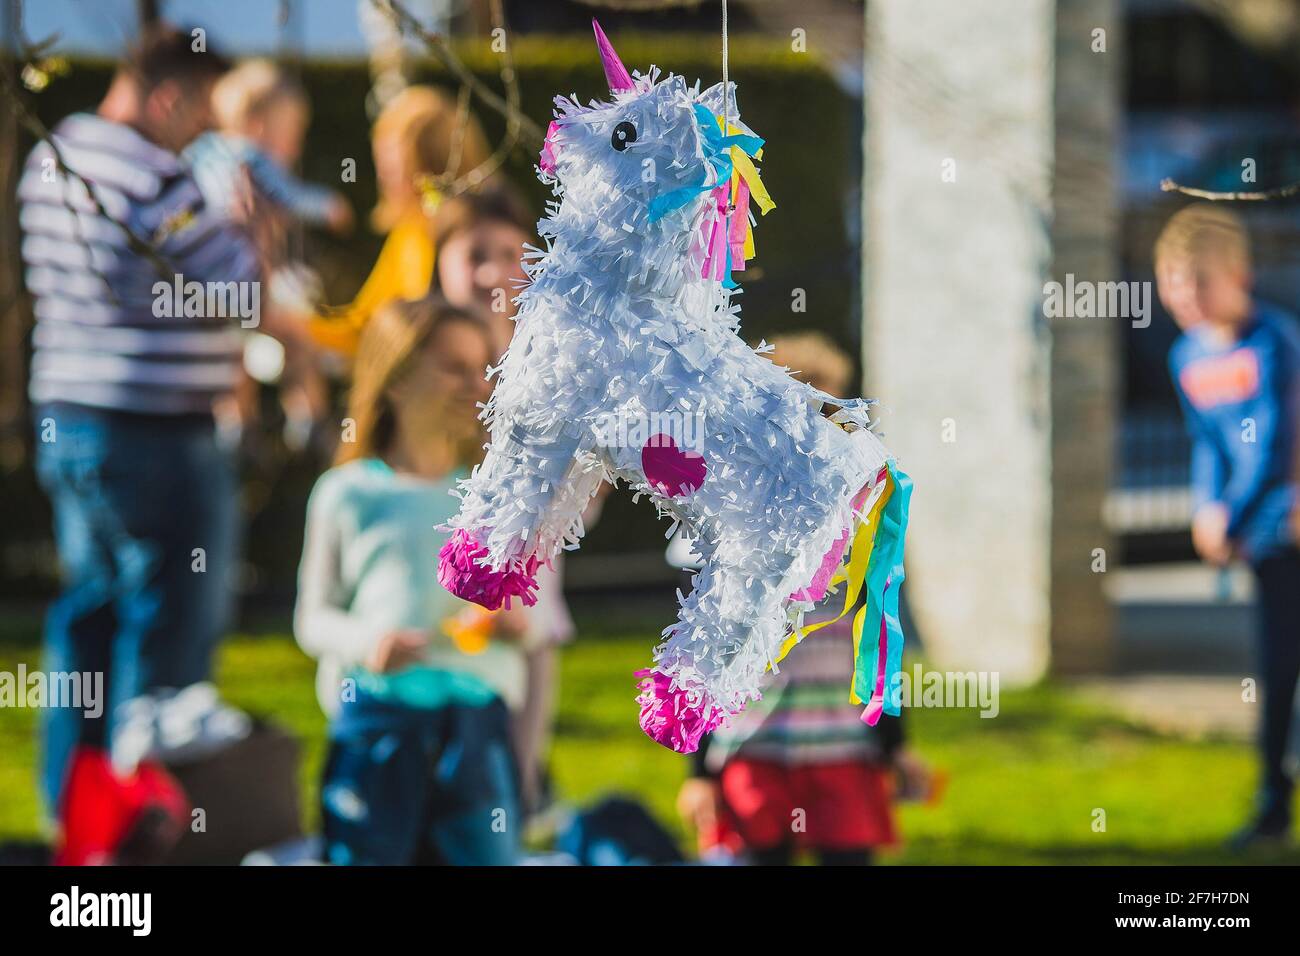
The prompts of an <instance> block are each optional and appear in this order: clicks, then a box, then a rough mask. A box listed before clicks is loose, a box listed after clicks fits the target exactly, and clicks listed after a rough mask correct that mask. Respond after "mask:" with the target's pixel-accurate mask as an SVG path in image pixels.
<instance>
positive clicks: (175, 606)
mask: <svg viewBox="0 0 1300 956" xmlns="http://www.w3.org/2000/svg"><path fill="white" fill-rule="evenodd" d="M34 417H35V422H36V431H37V444H36V473H37V477H38V478H39V480H40V483H41V486H42V488H44V490H45V493H46V494H47V495H48V496H49V499H50V503H51V505H52V506H53V510H54V533H55V540H56V543H57V545H58V550H59V560H60V563H61V564H62V568H63V578H64V581H63V590H62V592H61V593H60V594H59V597H58V598H57V599H56V600H55V602H54V603H53V605H51V607H50V609H49V612H48V614H47V615H46V620H45V648H44V650H45V654H44V663H43V666H44V668H45V669H46V670H47V671H73V672H84V671H92V672H94V671H98V672H102V673H103V674H104V688H105V694H106V697H107V702H106V706H105V707H104V711H103V715H102V716H100V717H98V718H93V719H92V718H88V717H86V716H85V715H84V714H83V712H82V711H80V710H73V709H71V708H49V709H47V710H46V711H45V713H44V725H43V732H44V733H43V736H44V741H43V743H44V746H43V768H42V787H43V790H44V793H45V798H46V800H47V801H48V807H49V809H50V811H51V812H57V809H58V806H59V795H60V793H61V791H62V787H63V782H64V777H65V774H66V772H67V769H68V766H69V762H70V760H71V757H72V753H73V751H74V750H75V749H76V747H77V746H78V745H86V746H93V747H107V746H109V744H110V742H111V733H112V726H113V711H114V710H115V709H116V707H117V706H118V705H119V704H121V703H122V702H123V701H126V700H129V699H130V698H132V697H136V696H139V695H140V694H143V693H147V692H149V691H152V690H155V689H157V688H163V687H184V686H186V685H188V684H192V683H194V682H195V681H202V680H207V679H208V677H209V676H210V673H211V661H212V653H213V650H214V649H215V646H216V643H217V640H218V639H219V637H220V636H221V634H222V632H223V631H224V630H225V628H226V627H227V625H228V621H229V611H230V609H231V596H232V593H233V592H232V589H231V587H230V585H231V580H230V578H231V570H232V568H233V566H234V558H235V551H236V547H237V527H238V511H237V507H238V505H237V497H236V496H237V485H236V481H235V473H234V468H233V462H232V461H231V460H230V458H229V456H228V455H227V453H226V452H224V451H222V450H221V449H220V448H219V447H218V445H217V443H216V439H215V433H214V428H213V423H212V420H211V419H210V418H206V417H202V416H165V415H138V414H132V413H127V412H113V411H106V410H100V409H92V408H86V407H82V406H77V405H67V404H57V405H49V406H45V407H42V408H38V409H37V410H36V412H35V416H34ZM50 438H52V439H53V440H49V439H50ZM199 548H201V549H203V552H202V555H201V556H200V555H198V554H197V553H196V549H199Z"/></svg>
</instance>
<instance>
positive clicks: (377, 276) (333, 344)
mask: <svg viewBox="0 0 1300 956" xmlns="http://www.w3.org/2000/svg"><path fill="white" fill-rule="evenodd" d="M433 259H434V246H433V238H432V237H431V236H430V235H429V221H428V219H427V217H425V216H424V214H423V213H416V214H414V215H411V216H407V217H406V218H405V219H401V220H399V221H398V223H397V225H395V226H394V227H393V229H392V231H391V232H389V234H388V238H387V239H385V240H384V247H383V248H382V249H381V250H380V251H379V258H378V259H377V260H375V267H374V268H373V269H371V270H370V275H369V277H367V279H366V281H365V284H364V285H363V286H362V287H361V291H360V292H358V293H357V296H356V298H355V299H353V300H352V302H351V303H350V304H348V305H346V306H342V307H340V308H337V309H330V310H329V314H328V315H317V316H313V317H312V318H311V319H310V320H309V324H308V330H309V332H310V334H311V337H312V339H313V341H315V342H316V343H317V344H318V345H321V346H324V347H325V348H328V349H333V350H334V351H336V352H341V353H343V354H344V355H347V356H352V355H355V354H356V351H357V341H358V339H359V338H360V337H361V330H362V329H363V328H365V325H366V323H367V322H369V321H370V316H371V315H373V314H374V312H375V310H376V309H378V308H379V307H380V306H383V305H386V304H387V303H389V302H391V301H393V300H394V299H422V298H424V296H426V295H427V294H428V292H429V285H430V284H431V283H432V281H433Z"/></svg>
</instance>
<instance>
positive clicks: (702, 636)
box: [439, 25, 909, 752]
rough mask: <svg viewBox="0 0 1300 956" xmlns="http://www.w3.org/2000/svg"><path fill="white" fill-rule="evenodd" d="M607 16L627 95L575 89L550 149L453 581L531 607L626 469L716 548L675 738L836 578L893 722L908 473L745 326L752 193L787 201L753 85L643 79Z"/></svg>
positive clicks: (621, 89)
mask: <svg viewBox="0 0 1300 956" xmlns="http://www.w3.org/2000/svg"><path fill="white" fill-rule="evenodd" d="M595 29H596V38H597V42H598V44H599V46H600V51H601V57H602V60H603V62H604V64H605V72H606V75H607V78H608V80H609V86H610V91H611V94H612V98H613V102H612V103H603V104H602V103H593V104H592V105H591V106H590V107H583V106H580V105H579V104H578V103H576V102H574V101H573V100H571V99H568V98H564V97H557V98H556V101H555V102H556V106H557V109H556V114H555V115H556V119H555V121H554V122H553V123H552V124H551V128H550V130H549V131H548V133H547V137H546V146H545V148H544V149H543V151H542V157H541V161H540V162H539V170H540V172H541V176H542V179H543V181H544V182H547V183H549V184H552V185H553V186H554V189H555V194H556V196H557V197H558V203H557V202H552V203H550V204H549V208H548V211H549V213H550V216H549V218H546V219H543V220H541V222H540V223H539V227H538V230H539V232H540V234H541V236H542V237H543V238H544V239H545V240H546V244H547V249H546V251H545V252H543V251H542V250H540V249H531V250H530V251H529V252H528V253H527V254H526V255H525V259H526V260H527V261H526V263H525V265H526V269H527V272H528V275H529V279H530V282H529V284H528V285H527V286H526V287H525V288H524V289H523V290H522V291H521V293H520V295H519V298H518V302H519V312H518V318H517V323H518V324H517V326H516V329H515V335H514V339H513V341H512V342H511V344H510V349H509V351H508V352H507V353H506V356H505V358H504V359H503V361H502V364H501V366H500V367H499V368H497V369H493V370H491V372H490V374H497V375H499V378H498V381H497V384H496V388H495V391H494V392H493V395H492V399H491V401H490V402H489V403H488V405H487V408H486V410H485V411H484V413H483V417H484V421H485V422H486V423H487V424H488V427H489V429H490V434H491V443H490V445H489V446H488V450H487V457H486V459H485V460H484V461H483V463H482V464H481V465H480V466H479V467H478V468H476V469H475V471H474V474H473V475H472V476H471V477H470V478H469V479H467V480H466V481H465V482H463V484H462V487H461V494H462V505H461V508H460V512H459V514H458V515H457V517H456V518H455V519H454V520H453V522H452V523H451V528H452V529H453V531H454V533H453V535H452V537H451V538H450V540H448V542H447V544H446V545H445V546H444V548H443V550H442V554H441V561H440V571H439V579H440V580H441V582H442V583H443V585H444V586H445V587H447V588H448V590H450V591H452V592H453V593H455V594H457V595H459V596H460V597H462V598H465V599H467V600H471V601H475V602H477V603H479V604H482V605H483V606H485V607H488V608H496V607H499V606H501V604H502V603H503V602H505V603H507V604H508V602H509V600H510V598H511V597H519V598H521V599H522V600H523V601H524V602H525V603H526V604H532V603H533V601H534V600H535V598H534V595H533V591H534V590H535V588H536V583H535V577H534V576H535V573H536V571H537V568H538V566H539V565H540V564H544V563H548V562H549V561H551V559H552V558H553V557H554V556H555V554H556V553H557V551H558V550H559V549H560V548H570V549H572V548H576V547H577V546H578V542H579V540H580V539H581V537H582V534H583V528H582V518H581V515H582V511H583V509H584V507H585V506H586V504H587V503H588V501H589V499H590V498H591V497H592V496H593V495H594V494H595V492H596V490H597V488H598V487H599V485H600V483H601V482H602V481H611V482H612V481H615V480H621V481H623V482H626V483H627V484H628V485H629V486H631V487H632V488H633V489H634V491H635V492H636V493H637V494H647V495H649V496H650V497H651V498H652V500H653V501H654V502H655V504H656V505H657V506H658V507H659V509H660V510H661V511H662V512H667V513H668V514H670V515H671V516H672V517H673V518H674V519H676V521H680V522H684V523H685V525H686V526H687V529H688V531H689V533H690V535H691V537H692V538H694V541H695V548H696V550H697V551H698V552H699V554H700V556H701V557H702V558H703V567H702V568H701V570H700V571H699V572H698V573H697V574H696V577H695V582H694V588H693V590H692V591H691V593H690V595H689V596H688V597H686V598H685V599H684V600H682V602H681V608H680V612H679V614H678V619H677V622H676V623H675V624H673V625H672V626H670V627H669V628H666V629H665V631H664V635H663V636H664V640H663V642H662V643H661V644H660V645H659V646H658V647H657V648H655V652H654V667H653V670H652V671H650V672H647V673H645V674H643V677H644V679H643V681H642V683H641V696H640V698H639V703H640V705H641V726H642V728H643V729H644V730H645V731H646V733H647V734H649V735H650V736H651V737H652V738H653V739H654V740H656V741H658V742H659V743H661V744H664V745H665V746H669V747H671V748H672V749H674V750H677V751H680V752H690V751H693V750H695V749H696V747H697V746H698V745H699V740H700V737H701V735H702V734H704V733H706V732H707V731H709V730H711V729H713V728H714V727H716V726H717V725H718V724H719V723H720V722H721V721H723V720H724V719H726V718H727V717H728V716H729V715H732V714H735V713H737V712H739V711H740V710H741V709H742V708H743V707H744V706H745V704H746V703H747V702H748V701H749V700H751V699H754V698H756V697H757V696H758V687H759V684H760V680H761V678H762V676H763V674H764V672H765V671H766V670H767V669H768V668H770V667H774V666H775V665H776V662H778V661H779V660H780V659H781V657H782V656H783V655H784V653H785V651H787V650H788V649H789V648H790V647H791V646H793V645H794V644H795V643H796V642H797V640H798V638H799V637H800V636H801V634H802V633H805V632H806V629H803V628H801V625H802V621H803V614H804V612H805V611H807V610H809V609H810V608H812V606H813V604H814V603H815V602H816V601H818V600H820V599H821V598H822V597H823V596H824V595H825V594H826V592H827V589H828V586H829V585H830V584H831V583H832V578H833V576H834V577H836V580H846V581H847V588H846V590H847V592H848V600H847V601H846V603H845V611H847V610H848V609H849V607H850V605H851V604H852V603H854V602H855V601H856V598H857V596H858V595H859V593H861V592H862V591H863V590H865V592H866V594H867V603H866V607H865V608H864V609H863V611H862V612H861V613H860V614H859V618H860V621H859V623H858V628H859V629H858V632H857V633H858V635H859V637H858V664H859V666H858V670H857V673H856V674H855V680H854V688H853V694H854V699H855V700H860V701H869V702H870V704H869V706H868V708H867V714H866V715H865V716H864V719H865V720H868V721H869V722H871V723H874V722H875V720H876V718H877V717H878V716H879V713H880V712H881V710H882V709H883V710H885V711H887V712H889V713H891V714H896V713H897V706H896V702H894V701H886V700H885V698H884V694H883V690H884V676H885V674H886V673H887V672H888V673H891V674H892V673H895V672H896V671H897V669H898V667H899V666H900V658H899V655H900V654H901V647H902V641H901V632H899V630H898V626H897V592H898V587H897V585H898V583H899V582H900V581H901V555H902V530H903V525H904V524H905V521H906V502H907V492H908V489H909V483H908V482H907V480H906V477H905V476H903V475H902V473H901V472H898V471H897V470H896V468H895V467H894V465H893V462H892V461H891V460H890V459H889V456H888V454H887V453H886V451H885V449H884V447H883V446H882V445H881V443H880V442H879V440H878V439H877V438H876V436H875V435H874V434H873V433H872V432H871V431H870V430H869V428H868V418H867V412H866V409H867V405H868V403H867V402H866V401H864V400H862V399H843V398H835V397H833V396H830V395H827V394H825V393H823V392H819V391H817V390H816V389H814V388H812V387H811V386H808V385H805V384H802V383H800V382H799V381H797V380H796V379H794V378H793V377H792V376H791V375H790V374H789V372H788V371H787V370H786V369H783V368H780V367H778V366H776V365H774V364H773V363H772V362H770V361H769V360H767V359H766V358H764V357H763V356H762V355H760V354H758V353H756V352H755V350H753V349H751V348H750V347H749V346H747V345H746V344H745V343H744V342H743V341H742V340H741V338H740V337H739V335H738V334H737V329H738V327H739V319H738V317H737V313H738V307H737V306H733V305H732V304H731V296H732V290H733V289H734V284H733V283H732V282H731V278H730V272H731V271H732V270H738V269H741V268H743V265H744V258H745V257H746V256H747V255H749V254H752V237H751V234H750V226H751V222H750V217H749V212H748V206H749V200H750V197H751V196H752V197H753V198H754V199H755V200H756V201H757V202H758V203H759V204H760V206H761V207H762V208H763V209H764V211H766V209H768V208H770V207H771V205H772V203H771V200H770V199H769V198H768V196H767V193H766V191H765V190H764V189H763V186H762V183H761V181H760V180H759V178H758V173H757V170H756V169H755V167H754V164H753V162H752V161H751V159H750V157H751V156H754V157H757V156H759V155H760V154H761V147H762V140H760V139H758V138H757V137H756V136H755V135H754V134H753V133H752V132H751V131H750V130H749V129H747V128H746V127H745V126H743V125H742V124H741V123H740V120H739V114H738V111H737V108H736V104H735V100H734V89H733V90H728V91H726V93H727V95H728V101H727V102H726V103H725V104H724V101H723V97H724V90H723V88H722V86H721V85H717V86H713V87H710V88H709V89H707V90H704V91H703V92H701V91H700V88H699V86H698V84H697V85H696V86H695V87H693V88H692V87H689V86H687V85H686V82H685V80H683V79H682V78H681V77H679V76H673V75H669V76H667V77H665V78H663V79H660V78H659V73H658V71H657V70H656V69H655V68H653V67H652V68H651V69H650V71H649V73H647V74H637V76H636V77H635V78H634V77H633V76H631V75H630V74H629V73H628V71H627V69H626V68H625V67H624V66H623V64H622V63H621V62H620V61H619V59H618V56H617V55H616V54H615V53H614V50H613V48H612V46H610V44H609V41H608V40H607V39H606V38H605V35H604V33H603V32H602V31H601V30H600V27H599V26H598V25H596V27H595ZM724 116H725V117H726V118H727V120H728V122H727V125H726V128H725V129H724V128H723V117H724ZM824 405H830V406H834V407H836V408H838V409H839V411H837V412H836V413H835V414H834V415H833V416H831V417H830V418H827V417H825V416H824V415H823V414H822V408H823V406H824ZM855 527H857V529H858V530H857V532H856V534H854V533H853V529H854V528H855ZM877 529H880V533H877ZM850 538H852V539H853V540H852V551H851V554H850V558H849V563H848V566H847V568H846V569H845V570H843V571H841V572H840V574H839V575H838V576H836V575H835V572H836V569H837V568H838V567H839V566H840V565H841V563H842V561H843V560H844V557H845V553H846V551H847V550H849V545H850ZM868 559H870V560H868ZM864 585H865V588H864ZM816 626H817V625H812V627H816ZM873 647H874V648H875V649H876V653H875V654H874V655H873V653H872V648H873Z"/></svg>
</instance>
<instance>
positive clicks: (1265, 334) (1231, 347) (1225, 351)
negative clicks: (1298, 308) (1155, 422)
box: [1169, 303, 1300, 560]
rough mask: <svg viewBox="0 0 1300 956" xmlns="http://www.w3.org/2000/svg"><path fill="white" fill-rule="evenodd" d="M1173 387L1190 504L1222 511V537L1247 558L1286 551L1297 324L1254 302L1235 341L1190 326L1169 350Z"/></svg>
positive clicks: (1297, 386)
mask: <svg viewBox="0 0 1300 956" xmlns="http://www.w3.org/2000/svg"><path fill="white" fill-rule="evenodd" d="M1169 367H1170V372H1171V373H1172V375H1173V379H1174V387H1175V388H1176V389H1177V391H1178V396H1179V398H1180V399H1181V401H1182V405H1183V413H1184V415H1185V416H1186V418H1187V429H1188V432H1189V433H1190V435H1191V439H1192V496H1193V499H1194V502H1195V505H1196V507H1197V508H1199V507H1201V506H1202V505H1204V504H1207V503H1209V502H1218V503H1220V504H1222V505H1223V506H1224V507H1225V508H1226V509H1227V511H1228V538H1229V539H1230V540H1232V541H1233V542H1234V543H1235V544H1237V545H1238V546H1239V547H1240V548H1241V549H1242V550H1243V551H1244V552H1245V555H1246V557H1247V558H1248V559H1250V560H1259V559H1261V558H1265V557H1268V556H1270V555H1272V554H1276V553H1278V552H1280V551H1284V550H1287V549H1288V548H1291V547H1294V546H1295V545H1294V538H1293V536H1292V533H1291V530H1290V527H1291V525H1290V514H1291V509H1292V506H1293V505H1294V503H1295V498H1296V470H1295V464H1296V461H1295V453H1296V441H1297V433H1296V429H1297V427H1300V420H1298V418H1297V410H1298V408H1300V406H1298V405H1297V398H1300V330H1298V329H1297V327H1296V324H1295V320H1294V319H1292V317H1291V316H1290V315H1288V314H1286V313H1285V312H1282V311H1281V310H1279V309H1276V308H1274V307H1273V306H1269V305H1264V304H1263V303H1256V304H1255V307H1254V312H1253V313H1252V315H1251V317H1250V318H1249V319H1248V320H1247V322H1246V324H1245V325H1244V326H1243V327H1242V330H1241V335H1240V337H1239V338H1238V339H1237V341H1236V342H1233V343H1231V344H1226V345H1225V344H1223V343H1222V342H1217V341H1215V340H1214V339H1212V338H1211V337H1210V336H1209V335H1208V334H1206V333H1205V332H1203V331H1198V330H1197V329H1192V330H1191V331H1189V332H1186V333H1184V334H1183V335H1182V336H1181V337H1179V339H1178V341H1177V342H1175V343H1174V346H1173V348H1172V349H1171V350H1170V353H1169Z"/></svg>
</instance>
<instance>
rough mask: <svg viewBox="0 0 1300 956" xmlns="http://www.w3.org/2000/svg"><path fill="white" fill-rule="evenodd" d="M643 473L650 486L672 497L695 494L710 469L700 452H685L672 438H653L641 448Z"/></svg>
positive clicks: (661, 436)
mask: <svg viewBox="0 0 1300 956" xmlns="http://www.w3.org/2000/svg"><path fill="white" fill-rule="evenodd" d="M641 470H642V471H644V472H645V479H646V481H648V482H649V483H650V486H651V487H652V488H654V489H655V490H656V491H658V492H659V493H660V494H661V495H667V496H668V497H670V498H674V497H680V496H685V495H690V494H694V493H695V492H696V491H697V490H698V489H699V487H700V486H701V485H702V484H704V476H705V475H706V474H708V471H709V469H708V468H707V467H706V466H705V464H704V456H703V455H701V454H700V453H699V452H694V451H682V450H681V449H680V448H678V447H677V442H676V441H675V440H674V439H673V436H672V435H665V434H663V433H660V434H658V435H653V436H651V438H650V440H649V441H648V442H646V443H645V447H644V448H642V449H641Z"/></svg>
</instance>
